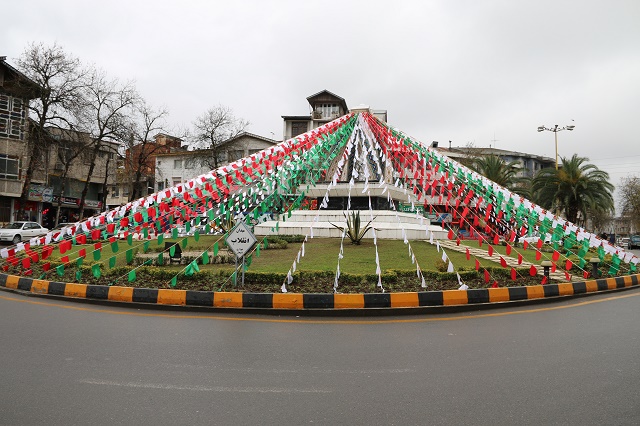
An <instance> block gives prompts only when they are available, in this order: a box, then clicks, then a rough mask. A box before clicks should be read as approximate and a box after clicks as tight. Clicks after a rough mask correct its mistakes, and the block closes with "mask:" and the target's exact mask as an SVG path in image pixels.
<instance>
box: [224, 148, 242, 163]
mask: <svg viewBox="0 0 640 426" xmlns="http://www.w3.org/2000/svg"><path fill="white" fill-rule="evenodd" d="M242 157H244V151H243V150H241V149H239V150H234V151H228V152H227V158H228V160H229V162H230V163H231V162H232V161H236V160H239V159H241V158H242Z"/></svg>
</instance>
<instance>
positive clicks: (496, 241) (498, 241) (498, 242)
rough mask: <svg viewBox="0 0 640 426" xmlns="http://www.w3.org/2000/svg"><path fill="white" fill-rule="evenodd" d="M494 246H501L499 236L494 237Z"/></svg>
mask: <svg viewBox="0 0 640 426" xmlns="http://www.w3.org/2000/svg"><path fill="white" fill-rule="evenodd" d="M493 244H494V245H496V246H497V245H498V244H500V237H498V234H496V235H494V236H493Z"/></svg>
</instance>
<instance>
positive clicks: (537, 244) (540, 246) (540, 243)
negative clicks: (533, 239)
mask: <svg viewBox="0 0 640 426" xmlns="http://www.w3.org/2000/svg"><path fill="white" fill-rule="evenodd" d="M536 247H538V250H540V249H541V248H542V240H541V239H540V238H538V242H537V243H536Z"/></svg>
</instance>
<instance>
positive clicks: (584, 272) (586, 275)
mask: <svg viewBox="0 0 640 426" xmlns="http://www.w3.org/2000/svg"><path fill="white" fill-rule="evenodd" d="M582 276H583V277H584V279H585V280H586V279H587V278H589V272H588V271H582Z"/></svg>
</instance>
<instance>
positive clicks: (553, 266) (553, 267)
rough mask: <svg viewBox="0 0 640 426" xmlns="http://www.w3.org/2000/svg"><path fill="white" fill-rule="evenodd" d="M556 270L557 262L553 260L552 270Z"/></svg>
mask: <svg viewBox="0 0 640 426" xmlns="http://www.w3.org/2000/svg"><path fill="white" fill-rule="evenodd" d="M555 271H556V263H555V262H552V263H551V272H555Z"/></svg>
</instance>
